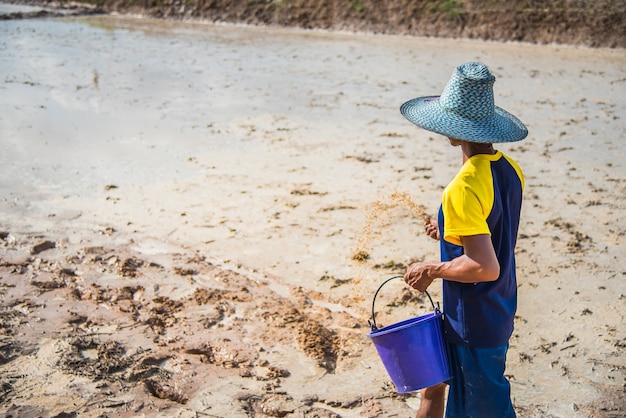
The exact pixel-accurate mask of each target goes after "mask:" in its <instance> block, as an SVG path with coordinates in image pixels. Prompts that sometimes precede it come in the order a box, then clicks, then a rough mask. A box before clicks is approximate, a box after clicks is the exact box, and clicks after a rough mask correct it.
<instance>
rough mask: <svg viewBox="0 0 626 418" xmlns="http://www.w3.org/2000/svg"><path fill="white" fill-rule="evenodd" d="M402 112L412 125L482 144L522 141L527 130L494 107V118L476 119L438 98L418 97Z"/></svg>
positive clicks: (405, 105) (514, 118)
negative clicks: (459, 112)
mask: <svg viewBox="0 0 626 418" xmlns="http://www.w3.org/2000/svg"><path fill="white" fill-rule="evenodd" d="M400 113H402V115H403V116H404V117H405V118H406V119H408V120H409V121H410V122H412V123H414V124H415V125H417V126H419V127H420V128H424V129H426V130H429V131H432V132H436V133H438V134H441V135H444V136H447V137H450V138H455V139H461V140H464V141H470V142H480V143H503V142H515V141H521V140H522V139H524V138H526V136H527V135H528V129H526V126H524V124H523V123H522V121H520V120H519V119H518V118H517V117H515V116H514V115H512V114H510V113H509V112H507V111H506V110H504V109H502V108H499V107H497V106H495V111H494V114H493V116H491V117H489V118H480V119H473V118H467V117H464V116H461V115H459V114H457V113H454V112H450V111H448V110H445V109H443V108H442V107H441V106H440V105H439V96H426V97H418V98H415V99H412V100H409V101H408V102H406V103H404V104H403V105H402V106H400Z"/></svg>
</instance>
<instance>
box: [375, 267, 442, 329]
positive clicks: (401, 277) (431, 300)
mask: <svg viewBox="0 0 626 418" xmlns="http://www.w3.org/2000/svg"><path fill="white" fill-rule="evenodd" d="M393 279H404V276H392V277H390V278H388V279H387V280H385V281H384V282H382V283H381V284H380V286H378V289H377V290H376V293H374V298H373V299H372V317H371V318H370V319H368V320H367V323H368V324H369V325H370V330H371V331H376V330H377V329H378V327H377V326H376V313H375V311H374V304H375V303H376V296H378V292H380V289H382V288H383V286H384V285H386V284H387V283H389V282H390V281H392V280H393ZM424 293H426V296H428V300H430V304H431V305H432V306H433V309H434V310H435V313H436V314H437V315H439V313H440V311H439V302H437V306H435V303H434V302H433V298H431V297H430V295H429V294H428V292H427V291H426V290H425V291H424Z"/></svg>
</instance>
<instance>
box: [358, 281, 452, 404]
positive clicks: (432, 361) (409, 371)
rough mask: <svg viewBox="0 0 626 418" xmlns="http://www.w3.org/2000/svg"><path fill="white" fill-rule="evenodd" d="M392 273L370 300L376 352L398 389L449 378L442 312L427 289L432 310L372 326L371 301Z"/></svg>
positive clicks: (411, 388) (411, 387)
mask: <svg viewBox="0 0 626 418" xmlns="http://www.w3.org/2000/svg"><path fill="white" fill-rule="evenodd" d="M396 278H402V276H394V277H391V278H389V279H387V280H385V281H384V282H383V283H382V284H381V285H380V287H379V288H378V290H377V291H376V294H375V295H374V300H373V301H372V319H371V321H370V325H371V332H370V333H369V334H367V337H368V338H371V339H372V342H373V343H374V346H375V347H376V350H377V351H378V355H379V356H380V359H381V360H382V362H383V365H384V366H385V369H387V373H388V374H389V377H390V378H391V381H392V382H393V384H394V385H395V386H396V390H397V391H398V393H406V392H412V391H415V390H419V389H423V388H426V387H429V386H433V385H436V384H437V383H441V382H444V381H446V380H448V379H449V378H450V369H449V367H448V356H447V351H446V347H445V343H444V341H443V331H442V322H443V313H441V312H440V311H439V309H438V308H436V307H435V304H434V303H433V300H432V299H431V297H430V295H429V294H428V292H426V295H427V296H428V299H430V303H431V304H432V305H433V309H434V312H432V313H429V314H426V315H422V316H418V317H415V318H411V319H407V320H405V321H401V322H397V323H395V324H392V325H389V326H386V327H384V328H380V329H378V328H377V327H376V321H375V313H374V302H375V301H376V295H377V294H378V292H379V291H380V289H381V288H382V287H383V285H385V284H386V283H387V282H389V281H390V280H392V279H396Z"/></svg>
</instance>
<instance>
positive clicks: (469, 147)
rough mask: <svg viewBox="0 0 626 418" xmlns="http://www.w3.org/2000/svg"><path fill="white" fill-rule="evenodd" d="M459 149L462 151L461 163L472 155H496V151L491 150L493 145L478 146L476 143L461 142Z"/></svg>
mask: <svg viewBox="0 0 626 418" xmlns="http://www.w3.org/2000/svg"><path fill="white" fill-rule="evenodd" d="M461 149H462V150H463V162H465V161H467V160H468V159H469V158H470V157H473V156H474V155H478V154H488V155H493V154H495V153H496V150H495V149H494V148H493V144H478V143H476V142H463V143H462V144H461Z"/></svg>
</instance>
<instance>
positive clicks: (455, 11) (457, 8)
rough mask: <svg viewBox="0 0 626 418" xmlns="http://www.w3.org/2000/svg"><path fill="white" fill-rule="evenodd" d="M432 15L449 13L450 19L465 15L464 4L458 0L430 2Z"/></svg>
mask: <svg viewBox="0 0 626 418" xmlns="http://www.w3.org/2000/svg"><path fill="white" fill-rule="evenodd" d="M428 11H429V12H430V13H447V14H448V15H449V16H450V17H459V16H461V15H462V14H463V4H462V3H461V2H460V1H458V0H429V6H428Z"/></svg>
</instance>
